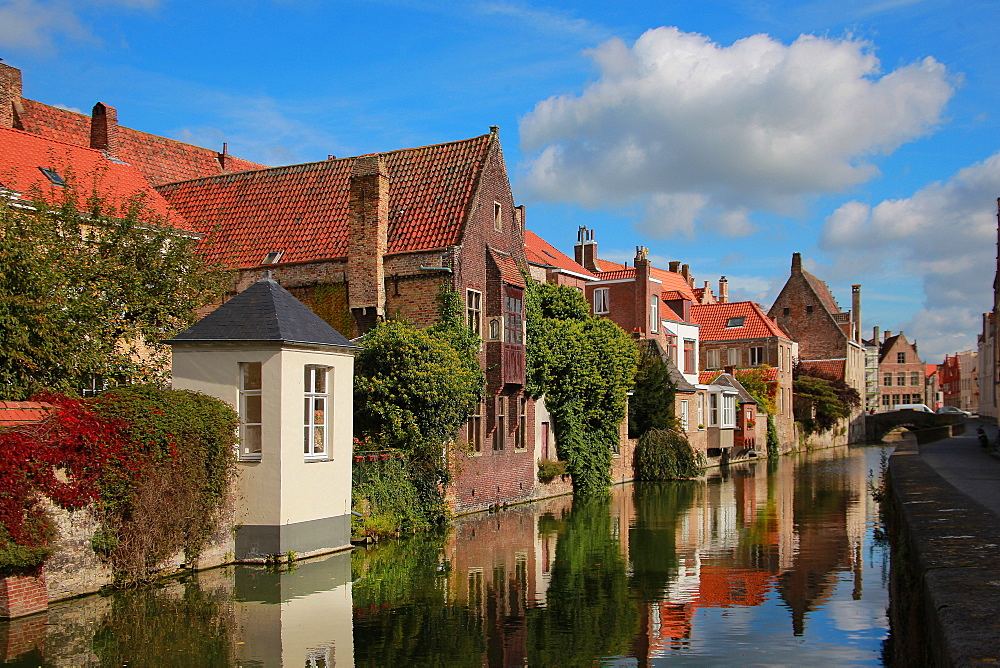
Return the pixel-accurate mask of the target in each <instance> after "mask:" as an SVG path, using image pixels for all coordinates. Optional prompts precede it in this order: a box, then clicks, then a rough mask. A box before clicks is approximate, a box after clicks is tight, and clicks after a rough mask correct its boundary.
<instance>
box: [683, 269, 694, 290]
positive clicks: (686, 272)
mask: <svg viewBox="0 0 1000 668" xmlns="http://www.w3.org/2000/svg"><path fill="white" fill-rule="evenodd" d="M681 276H683V277H684V282H685V283H687V284H688V287H691V288H693V287H694V279H693V278H691V267H690V266H688V265H686V264H682V265H681Z"/></svg>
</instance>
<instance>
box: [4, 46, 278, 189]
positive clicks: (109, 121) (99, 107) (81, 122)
mask: <svg viewBox="0 0 1000 668" xmlns="http://www.w3.org/2000/svg"><path fill="white" fill-rule="evenodd" d="M22 92H23V89H22V81H21V70H19V69H17V68H15V67H11V66H10V65H5V64H3V63H0V128H14V129H17V130H22V131H24V132H28V133H31V134H34V135H39V136H42V137H45V138H47V139H53V140H56V141H59V142H61V143H63V144H71V145H74V146H83V147H87V148H93V149H97V150H100V151H102V152H103V153H104V155H105V156H106V157H108V158H109V159H111V160H115V161H120V162H124V163H127V164H129V165H131V166H132V167H134V168H135V169H136V170H138V171H139V173H140V174H142V175H143V176H144V177H146V179H147V180H148V181H149V182H150V183H151V184H153V185H159V184H161V183H170V182H172V181H182V180H186V179H193V178H198V177H200V176H209V175H213V174H224V173H227V172H239V171H243V170H247V169H260V168H261V167H264V165H260V164H258V163H255V162H250V161H249V160H244V159H242V158H237V157H236V156H233V155H229V152H228V150H227V148H226V145H225V144H223V145H222V150H221V151H215V150H212V149H207V148H201V147H199V146H194V145H192V144H185V143H184V142H180V141H176V140H173V139H167V138H166V137H158V136H156V135H151V134H149V133H146V132H140V131H139V130H133V129H132V128H127V127H125V126H122V125H118V111H117V110H116V109H115V108H114V107H111V106H109V105H106V104H104V103H102V102H98V103H97V104H95V105H94V107H93V110H92V111H91V113H90V115H89V116H88V115H86V114H81V113H78V112H75V111H70V110H68V109H61V108H59V107H53V106H52V105H48V104H43V103H42V102H37V101H35V100H30V99H28V98H26V97H24V96H23V95H22Z"/></svg>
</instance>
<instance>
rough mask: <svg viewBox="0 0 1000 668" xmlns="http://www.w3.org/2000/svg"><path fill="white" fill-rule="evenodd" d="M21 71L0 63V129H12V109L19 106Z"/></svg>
mask: <svg viewBox="0 0 1000 668" xmlns="http://www.w3.org/2000/svg"><path fill="white" fill-rule="evenodd" d="M21 90H22V89H21V70H19V69H17V68H16V67H11V66H10V65H4V64H3V63H0V128H12V127H14V109H15V108H16V107H20V106H21Z"/></svg>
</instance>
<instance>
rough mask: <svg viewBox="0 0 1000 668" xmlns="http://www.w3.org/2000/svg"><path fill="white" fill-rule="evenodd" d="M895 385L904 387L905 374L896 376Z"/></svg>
mask: <svg viewBox="0 0 1000 668" xmlns="http://www.w3.org/2000/svg"><path fill="white" fill-rule="evenodd" d="M896 385H899V386H903V385H906V374H905V373H897V374H896Z"/></svg>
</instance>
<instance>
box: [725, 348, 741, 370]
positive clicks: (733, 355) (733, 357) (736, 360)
mask: <svg viewBox="0 0 1000 668" xmlns="http://www.w3.org/2000/svg"><path fill="white" fill-rule="evenodd" d="M740 352H741V351H740V349H739V348H730V349H728V350H727V351H726V364H728V365H729V366H739V365H740Z"/></svg>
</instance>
